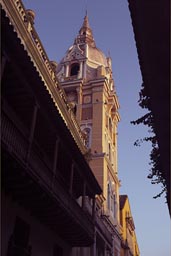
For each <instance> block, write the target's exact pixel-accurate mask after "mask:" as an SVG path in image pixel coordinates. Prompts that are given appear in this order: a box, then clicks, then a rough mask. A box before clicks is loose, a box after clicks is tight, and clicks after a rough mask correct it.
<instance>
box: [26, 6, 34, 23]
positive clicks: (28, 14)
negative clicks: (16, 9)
mask: <svg viewBox="0 0 171 256" xmlns="http://www.w3.org/2000/svg"><path fill="white" fill-rule="evenodd" d="M26 12H27V17H28V19H29V21H30V22H31V24H34V19H35V12H34V11H33V10H30V9H28V10H26Z"/></svg>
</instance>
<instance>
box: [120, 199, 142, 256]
mask: <svg viewBox="0 0 171 256" xmlns="http://www.w3.org/2000/svg"><path fill="white" fill-rule="evenodd" d="M120 223H121V226H122V238H123V242H122V248H121V256H139V255H140V252H139V247H138V243H137V238H136V233H135V225H134V221H133V217H132V214H131V208H130V204H129V199H128V196H127V195H120Z"/></svg>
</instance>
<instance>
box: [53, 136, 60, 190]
mask: <svg viewBox="0 0 171 256" xmlns="http://www.w3.org/2000/svg"><path fill="white" fill-rule="evenodd" d="M59 142H60V139H59V137H57V138H56V142H55V149H54V157H53V178H52V188H53V184H54V181H55V177H56V166H57V161H58V151H59Z"/></svg>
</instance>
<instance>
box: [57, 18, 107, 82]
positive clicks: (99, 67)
mask: <svg viewBox="0 0 171 256" xmlns="http://www.w3.org/2000/svg"><path fill="white" fill-rule="evenodd" d="M57 77H58V79H59V81H60V82H63V81H68V80H78V79H79V80H84V81H86V82H88V81H90V80H94V79H99V78H102V77H106V78H107V79H108V80H111V77H112V70H111V59H110V58H106V56H105V55H104V54H103V52H102V51H101V50H100V49H98V48H97V47H96V44H95V40H94V38H93V33H92V29H91V28H90V25H89V20H88V15H87V13H86V16H85V17H84V21H83V24H82V26H81V28H80V30H79V33H78V35H77V36H76V38H75V40H74V43H73V45H72V46H71V47H70V48H69V49H68V50H67V52H66V54H65V56H64V58H63V59H62V60H61V61H60V63H59V64H58V66H57ZM111 83H112V80H111Z"/></svg>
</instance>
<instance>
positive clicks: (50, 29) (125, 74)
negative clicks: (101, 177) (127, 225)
mask: <svg viewBox="0 0 171 256" xmlns="http://www.w3.org/2000/svg"><path fill="white" fill-rule="evenodd" d="M23 3H24V5H25V7H26V9H32V10H34V11H35V13H36V17H35V28H36V30H37V32H38V34H39V37H40V39H41V41H42V43H43V45H44V48H45V50H46V52H47V54H48V56H49V59H50V60H55V61H57V62H59V61H60V59H61V58H62V57H63V56H64V55H65V52H66V50H67V49H68V48H69V47H70V46H71V45H72V43H73V42H74V38H75V37H76V35H77V34H78V31H79V29H80V27H81V25H82V23H83V18H84V16H85V12H86V8H87V10H88V16H89V22H90V26H91V28H92V30H93V35H94V38H95V41H96V45H97V47H98V48H99V49H101V50H102V51H103V52H104V54H105V55H108V52H110V56H111V58H112V66H113V78H114V81H115V87H116V91H117V95H118V97H119V102H120V109H119V113H120V116H121V121H120V123H119V126H118V173H119V179H120V180H121V184H122V186H121V189H120V193H121V194H127V195H128V197H129V201H130V204H131V211H132V215H133V218H134V222H135V227H136V235H137V239H138V244H139V248H140V252H141V256H148V255H150V256H161V255H162V256H169V255H170V228H169V227H170V218H169V213H168V208H167V205H166V204H165V198H164V196H163V197H161V198H159V199H153V196H154V195H156V194H157V193H158V192H160V190H161V187H160V185H152V184H151V183H150V180H149V179H147V175H148V173H149V169H150V166H149V164H148V163H149V153H150V150H151V145H150V144H149V143H147V142H146V143H144V144H142V145H141V146H140V147H135V146H134V145H133V144H134V142H135V141H136V139H138V138H143V137H144V136H146V135H147V134H148V133H147V128H145V127H144V126H143V125H138V126H134V125H131V124H130V121H131V120H136V119H137V118H138V117H140V116H142V115H143V114H144V113H145V112H144V111H143V110H142V109H141V108H140V107H139V106H138V103H137V101H138V99H139V91H140V88H141V84H142V78H141V73H140V68H139V62H138V58H137V51H136V46H135V40H134V34H133V28H132V25H131V19H130V13H129V9H128V2H127V0H106V1H100V0H93V1H90V0H89V1H88V0H87V1H85V0H72V1H69V0H62V1H56V0H50V1H42V0H24V1H23Z"/></svg>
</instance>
